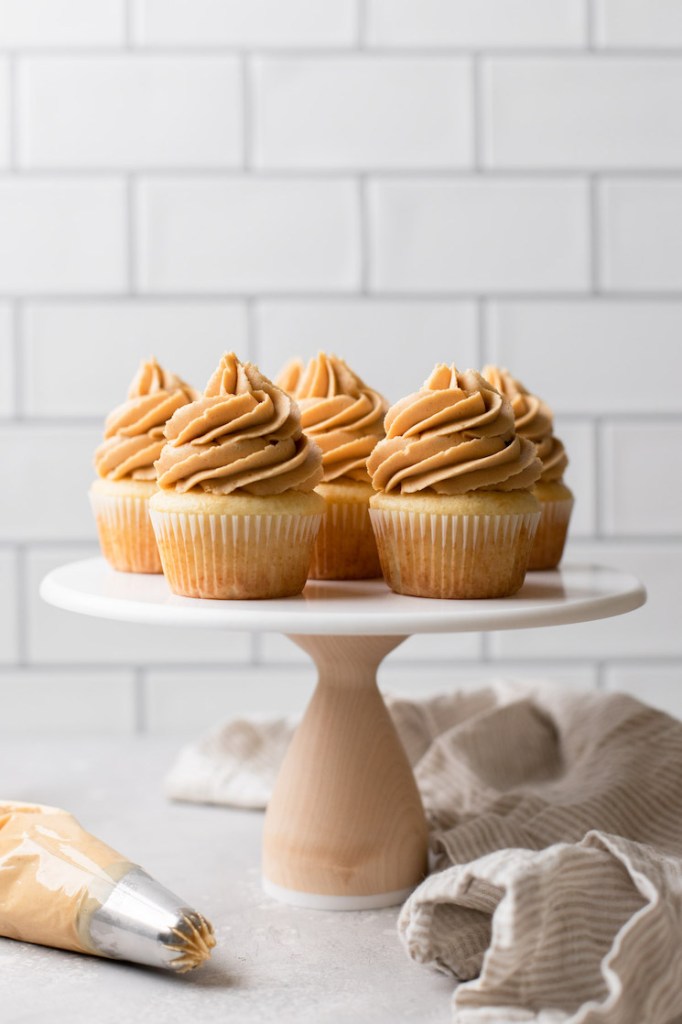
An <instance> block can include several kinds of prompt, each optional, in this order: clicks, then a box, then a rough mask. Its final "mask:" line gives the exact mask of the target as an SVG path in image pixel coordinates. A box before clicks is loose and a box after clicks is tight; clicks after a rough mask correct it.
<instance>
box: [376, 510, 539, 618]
mask: <svg viewBox="0 0 682 1024" xmlns="http://www.w3.org/2000/svg"><path fill="white" fill-rule="evenodd" d="M370 516H371V519H372V526H373V528H374V533H375V535H376V538H377V546H378V548H379V557H380V559H381V567H382V569H383V573H384V576H385V578H386V582H387V583H388V585H389V586H390V587H391V589H392V590H395V591H396V592H397V593H399V594H412V595H414V596H417V597H440V598H485V597H506V596H508V595H509V594H513V593H515V592H516V591H517V590H518V589H519V588H520V587H521V585H522V584H523V580H524V576H525V573H526V567H527V565H528V557H529V554H530V549H531V545H532V541H533V537H534V535H535V531H536V529H537V525H538V522H539V520H540V512H525V513H522V514H514V515H511V514H505V515H450V516H449V515H439V514H435V513H425V512H408V511H387V510H385V509H371V510H370Z"/></svg>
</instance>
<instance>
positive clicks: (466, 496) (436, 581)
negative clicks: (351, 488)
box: [367, 363, 542, 598]
mask: <svg viewBox="0 0 682 1024" xmlns="http://www.w3.org/2000/svg"><path fill="white" fill-rule="evenodd" d="M384 425H385V427H386V438H385V440H383V441H379V443H378V444H377V446H376V448H375V449H374V451H373V452H372V454H371V455H370V457H369V459H368V460H367V469H368V471H369V473H370V476H371V478H372V483H373V485H374V487H375V489H376V491H377V492H378V493H377V494H375V495H374V497H372V498H371V499H370V508H371V512H370V516H371V519H372V525H373V527H374V531H375V534H376V537H377V543H378V548H379V555H380V558H381V566H382V569H383V572H384V576H385V577H386V581H387V583H388V584H389V586H390V587H391V589H392V590H395V591H396V592H397V593H399V594H414V595H416V596H418V597H440V598H487V597H506V596H508V595H509V594H513V593H515V592H516V591H517V590H518V589H519V587H520V586H521V585H522V583H523V579H524V575H525V572H526V568H527V565H528V558H529V555H530V550H531V546H532V543H533V537H534V534H535V530H536V528H537V524H538V520H539V518H540V506H539V502H538V500H537V498H535V497H534V495H533V494H531V491H530V488H531V487H532V486H533V484H534V483H535V481H536V480H537V479H538V477H539V476H540V473H541V469H542V467H541V464H540V460H539V459H538V458H537V455H536V453H535V445H534V444H533V443H532V442H531V441H528V440H526V439H525V438H523V437H519V436H517V435H516V434H515V432H514V413H513V411H512V408H511V405H510V403H509V401H508V400H507V399H506V398H504V397H503V396H502V395H500V394H499V392H497V391H496V390H495V389H494V388H492V387H491V386H490V384H489V383H488V382H487V381H486V380H484V379H483V377H481V376H480V374H478V373H476V372H475V371H474V370H467V371H466V372H464V373H460V372H459V371H458V370H457V369H456V367H455V366H445V365H444V364H442V363H441V364H439V365H438V366H436V368H435V369H434V371H433V373H432V374H431V376H430V377H429V379H428V380H427V381H426V383H425V384H424V386H423V387H422V388H421V390H420V391H417V392H416V393H415V394H412V395H408V396H407V398H403V399H402V400H401V401H399V402H398V403H397V404H396V405H394V406H392V408H391V409H389V411H388V413H387V415H386V419H385V421H384Z"/></svg>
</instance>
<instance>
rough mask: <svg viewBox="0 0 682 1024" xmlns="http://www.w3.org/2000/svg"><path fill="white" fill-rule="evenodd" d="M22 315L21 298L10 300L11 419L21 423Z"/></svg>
mask: <svg viewBox="0 0 682 1024" xmlns="http://www.w3.org/2000/svg"><path fill="white" fill-rule="evenodd" d="M24 316H25V312H24V302H23V300H22V299H14V300H13V302H12V335H13V339H12V341H13V348H12V354H13V357H14V358H13V362H14V380H13V385H14V400H15V408H14V415H13V417H12V421H13V422H15V423H22V422H23V421H24V420H25V419H26V416H25V411H26V404H25V402H26V390H25V381H26V373H25V344H24V342H25V339H24Z"/></svg>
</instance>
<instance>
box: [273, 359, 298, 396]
mask: <svg viewBox="0 0 682 1024" xmlns="http://www.w3.org/2000/svg"><path fill="white" fill-rule="evenodd" d="M304 369H305V365H304V363H303V360H302V359H290V360H289V362H288V363H287V364H286V365H285V366H283V367H282V369H281V370H280V371H279V373H278V374H277V376H276V377H275V384H276V385H277V387H278V388H281V389H282V391H286V393H287V394H288V395H295V393H296V388H297V387H298V384H299V381H300V379H301V377H302V376H303V371H304Z"/></svg>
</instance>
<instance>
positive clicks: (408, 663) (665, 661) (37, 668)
mask: <svg viewBox="0 0 682 1024" xmlns="http://www.w3.org/2000/svg"><path fill="white" fill-rule="evenodd" d="M253 635H254V636H263V634H253ZM481 635H485V636H491V634H481ZM599 660H600V659H599V656H598V655H595V656H594V657H590V656H589V655H587V656H585V655H578V656H576V657H575V658H574V657H571V656H568V655H561V656H559V657H554V658H552V657H550V656H548V655H545V654H543V655H541V656H539V657H537V658H532V657H522V656H514V655H503V656H501V657H497V656H495V655H492V656H491V658H490V660H489V661H486V662H483V661H482V660H481V658H458V659H457V667H458V668H461V669H464V670H465V671H467V672H468V671H474V670H475V669H476V668H477V667H480V666H481V665H485V667H486V668H488V667H490V666H495V667H496V668H498V669H500V670H502V671H506V670H507V669H512V670H513V671H519V670H524V669H525V670H527V671H532V670H538V671H542V672H547V671H550V672H551V671H555V670H557V669H562V668H563V669H573V670H580V669H596V667H597V664H598V662H599ZM601 660H602V662H603V665H604V668H605V669H608V668H609V667H616V668H619V669H622V668H628V667H631V666H635V667H637V668H646V667H647V666H650V665H654V666H655V667H656V668H677V667H678V666H679V667H682V654H677V655H675V654H662V655H661V654H650V655H642V654H640V655H627V656H626V655H613V656H608V657H605V658H602V659H601ZM385 667H388V668H389V669H390V670H391V671H396V672H397V673H400V672H405V673H407V672H410V671H411V670H412V669H417V668H420V669H422V670H424V671H425V672H431V671H433V672H434V673H440V672H447V671H449V670H451V669H452V667H453V663H452V660H447V659H446V658H440V659H439V660H434V661H426V660H425V659H423V658H422V659H419V658H414V659H411V658H410V659H404V660H403V659H398V660H396V661H391V662H390V663H388V664H387V666H385ZM250 669H254V670H258V671H260V670H261V669H264V670H266V671H267V672H268V673H269V672H273V673H274V674H275V675H282V676H289V675H297V674H299V673H300V671H301V669H307V670H308V671H309V672H313V671H314V670H315V666H314V664H313V662H312V661H310V660H309V661H305V660H304V659H303V658H302V659H300V660H292V661H268V660H266V659H264V658H261V660H259V661H257V662H250V661H241V662H234V663H232V666H231V667H228V666H227V664H226V662H216V661H207V662H201V663H197V662H176V661H172V662H160V661H145V662H144V663H142V664H130V663H126V662H121V663H118V662H116V663H114V664H112V663H111V662H109V663H104V662H98V661H94V662H89V661H86V662H70V661H31V660H29V659H28V658H27V661H26V663H25V664H18V663H15V664H12V663H5V664H2V665H0V677H2V676H3V675H4V676H7V675H11V674H13V673H15V672H17V671H18V670H19V671H20V672H22V673H27V672H36V673H41V672H74V673H77V674H82V675H86V674H89V673H92V672H101V673H102V674H104V675H111V676H116V675H121V674H122V673H129V674H130V676H131V678H133V679H134V677H135V673H136V672H138V671H139V672H141V673H143V674H146V673H148V672H158V673H166V674H169V673H170V674H171V675H172V674H174V673H177V674H183V675H184V674H186V673H192V672H195V673H197V674H198V675H201V674H202V673H206V674H207V675H209V674H210V675H215V674H216V673H224V674H225V677H226V678H230V679H234V680H237V679H239V678H242V677H243V675H244V671H245V670H247V671H248V670H250ZM254 674H257V673H256V672H255V671H254ZM145 681H146V675H145Z"/></svg>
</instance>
